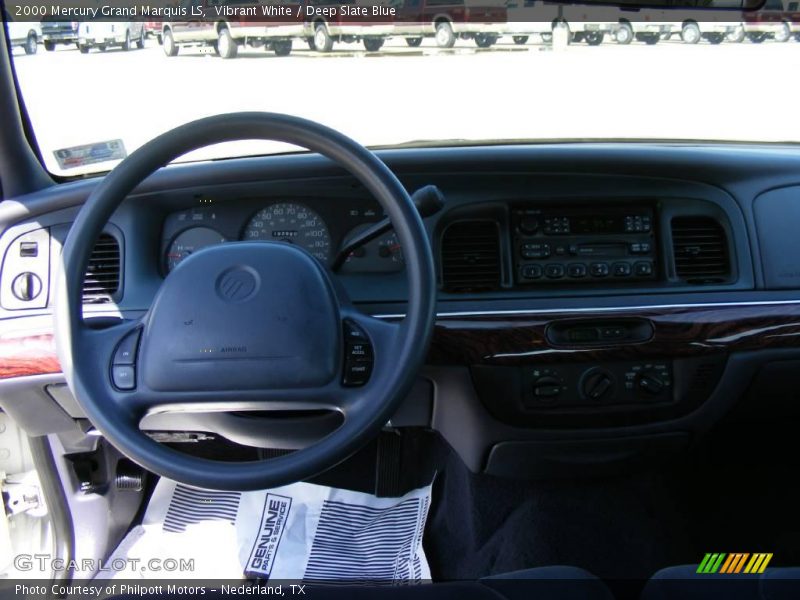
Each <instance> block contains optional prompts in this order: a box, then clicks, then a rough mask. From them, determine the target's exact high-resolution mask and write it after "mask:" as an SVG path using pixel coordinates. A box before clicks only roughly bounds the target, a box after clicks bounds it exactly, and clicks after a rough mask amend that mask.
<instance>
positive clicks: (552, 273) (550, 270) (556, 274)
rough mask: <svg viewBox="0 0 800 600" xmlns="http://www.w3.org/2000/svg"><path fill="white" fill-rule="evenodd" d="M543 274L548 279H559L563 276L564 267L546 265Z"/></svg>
mask: <svg viewBox="0 0 800 600" xmlns="http://www.w3.org/2000/svg"><path fill="white" fill-rule="evenodd" d="M544 274H545V275H547V277H548V278H550V279H560V278H561V277H563V276H564V265H547V266H546V267H545V269H544Z"/></svg>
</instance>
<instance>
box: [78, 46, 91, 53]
mask: <svg viewBox="0 0 800 600" xmlns="http://www.w3.org/2000/svg"><path fill="white" fill-rule="evenodd" d="M89 50H91V48H90V47H89V46H78V51H79V52H80V53H81V54H89Z"/></svg>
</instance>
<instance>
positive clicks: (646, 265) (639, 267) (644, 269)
mask: <svg viewBox="0 0 800 600" xmlns="http://www.w3.org/2000/svg"><path fill="white" fill-rule="evenodd" d="M633 272H634V273H635V274H636V275H637V276H638V277H649V276H650V275H652V274H653V263H650V262H637V263H636V264H635V265H634V266H633Z"/></svg>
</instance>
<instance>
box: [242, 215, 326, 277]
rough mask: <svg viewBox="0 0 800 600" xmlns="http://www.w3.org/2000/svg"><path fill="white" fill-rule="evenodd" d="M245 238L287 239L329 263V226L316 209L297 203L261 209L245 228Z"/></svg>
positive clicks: (279, 240) (283, 240) (247, 239)
mask: <svg viewBox="0 0 800 600" xmlns="http://www.w3.org/2000/svg"><path fill="white" fill-rule="evenodd" d="M244 239H245V240H246V241H254V240H263V241H270V242H288V243H290V244H296V245H298V246H300V247H301V248H303V249H305V250H307V251H308V252H309V254H311V255H312V256H314V257H315V258H317V259H319V260H320V261H322V262H324V263H327V262H328V260H329V259H330V253H331V236H330V233H328V227H327V226H326V225H325V221H323V220H322V217H320V216H319V215H318V214H317V213H316V212H314V211H313V210H311V209H310V208H308V207H307V206H304V205H302V204H298V203H295V202H281V203H279V204H273V205H271V206H268V207H267V208H264V209H262V210H260V211H258V212H257V213H256V214H255V216H253V218H252V219H250V222H249V223H248V224H247V227H246V228H245V230H244Z"/></svg>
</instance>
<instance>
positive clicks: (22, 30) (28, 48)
mask: <svg viewBox="0 0 800 600" xmlns="http://www.w3.org/2000/svg"><path fill="white" fill-rule="evenodd" d="M5 21H6V25H7V26H8V42H9V44H11V47H12V48H23V49H24V50H25V54H36V50H38V48H39V40H41V39H42V28H41V27H40V26H39V23H28V22H24V21H10V20H8V15H6V20H5Z"/></svg>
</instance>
